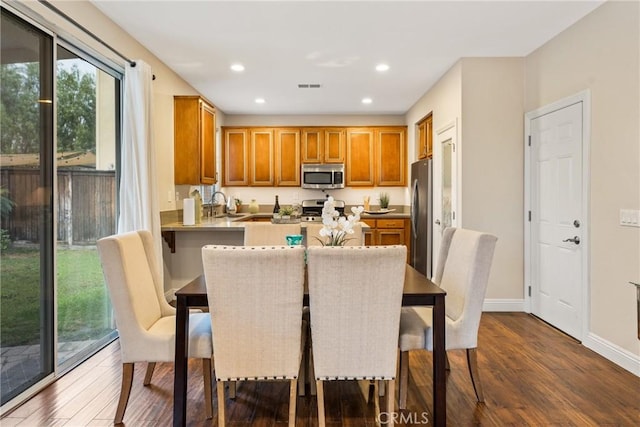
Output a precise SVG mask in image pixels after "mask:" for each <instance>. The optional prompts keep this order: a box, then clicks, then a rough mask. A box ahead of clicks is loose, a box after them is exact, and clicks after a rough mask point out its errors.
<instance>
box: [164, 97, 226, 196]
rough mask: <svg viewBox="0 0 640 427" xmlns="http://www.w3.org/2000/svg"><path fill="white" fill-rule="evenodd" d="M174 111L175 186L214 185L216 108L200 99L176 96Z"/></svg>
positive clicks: (215, 180) (215, 176) (215, 179)
mask: <svg viewBox="0 0 640 427" xmlns="http://www.w3.org/2000/svg"><path fill="white" fill-rule="evenodd" d="M173 112H174V140H173V143H174V181H175V183H176V184H191V185H198V184H215V183H216V182H217V180H218V179H217V172H216V142H215V141H216V140H215V135H216V112H215V108H214V107H213V105H211V104H210V103H209V102H207V101H206V100H205V99H204V98H202V97H199V96H175V97H174V99H173Z"/></svg>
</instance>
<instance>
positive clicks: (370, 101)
mask: <svg viewBox="0 0 640 427" xmlns="http://www.w3.org/2000/svg"><path fill="white" fill-rule="evenodd" d="M372 102H373V99H371V98H362V103H363V104H371V103H372Z"/></svg>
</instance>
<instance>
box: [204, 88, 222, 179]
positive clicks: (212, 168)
mask: <svg viewBox="0 0 640 427" xmlns="http://www.w3.org/2000/svg"><path fill="white" fill-rule="evenodd" d="M217 181H218V174H217V173H216V112H215V110H214V109H213V107H212V106H210V105H209V104H206V103H204V102H202V101H201V102H200V182H201V183H202V184H209V185H211V184H215V183H216V182H217Z"/></svg>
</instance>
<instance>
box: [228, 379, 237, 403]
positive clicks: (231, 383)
mask: <svg viewBox="0 0 640 427" xmlns="http://www.w3.org/2000/svg"><path fill="white" fill-rule="evenodd" d="M228 384H229V399H232V400H233V399H235V398H236V385H237V383H236V382H235V381H229V383H228Z"/></svg>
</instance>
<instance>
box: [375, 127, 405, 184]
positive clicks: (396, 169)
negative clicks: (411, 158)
mask: <svg viewBox="0 0 640 427" xmlns="http://www.w3.org/2000/svg"><path fill="white" fill-rule="evenodd" d="M406 158H407V143H406V128H404V127H399V128H384V129H378V130H377V131H376V159H377V161H376V169H377V170H376V182H377V185H379V186H406V185H407V173H406Z"/></svg>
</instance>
